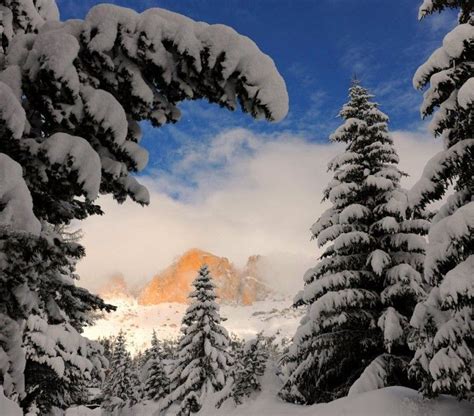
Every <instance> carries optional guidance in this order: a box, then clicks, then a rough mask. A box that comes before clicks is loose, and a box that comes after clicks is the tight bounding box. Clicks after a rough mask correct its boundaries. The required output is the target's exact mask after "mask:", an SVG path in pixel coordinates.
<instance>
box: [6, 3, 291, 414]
mask: <svg viewBox="0 0 474 416" xmlns="http://www.w3.org/2000/svg"><path fill="white" fill-rule="evenodd" d="M0 6H1V13H0V41H1V43H0V135H1V140H0V251H1V253H0V255H1V257H2V262H1V263H0V324H1V325H0V362H2V363H6V364H5V365H3V364H2V365H1V366H0V383H1V384H2V385H3V387H4V391H5V393H6V395H7V396H8V397H11V398H14V399H15V400H17V401H21V402H22V404H23V407H24V408H25V409H26V408H29V407H30V406H36V407H38V406H41V407H42V410H41V412H43V413H45V412H46V411H49V409H46V408H47V407H50V406H55V407H60V408H64V407H66V406H67V405H68V404H69V403H70V401H71V400H75V398H74V397H66V396H67V392H68V391H69V388H71V389H73V387H75V386H79V385H80V384H82V383H84V382H85V381H87V377H91V376H92V374H94V373H100V372H101V371H102V370H101V368H100V365H101V364H100V363H101V362H102V358H100V351H99V350H98V349H96V348H95V346H93V344H91V343H90V341H88V340H86V339H85V338H83V337H82V336H81V333H82V331H83V327H84V326H85V325H88V324H91V323H92V321H93V315H94V312H96V311H97V310H103V311H109V310H112V307H111V306H110V305H106V304H105V303H104V302H103V301H102V300H101V299H100V298H98V297H96V296H93V295H92V294H90V293H89V292H88V291H86V290H85V289H82V288H80V287H78V286H77V279H78V276H77V275H76V273H75V264H76V262H77V260H79V259H80V258H81V257H83V256H84V249H83V247H82V246H81V245H80V244H79V243H77V242H74V241H70V239H69V238H68V237H67V236H64V235H61V232H60V230H61V227H63V226H64V225H67V224H70V223H71V221H74V220H82V219H85V218H87V217H88V216H90V215H97V214H101V213H102V211H101V208H100V206H99V204H98V203H97V202H96V201H97V197H98V195H99V194H109V195H112V196H113V197H114V198H115V199H116V200H117V201H118V202H123V201H124V200H125V199H126V198H128V197H130V198H132V199H133V200H134V201H136V202H137V203H140V204H147V203H148V192H147V190H146V188H145V187H143V186H142V185H140V184H139V182H138V181H137V180H136V179H135V176H133V175H134V173H136V172H138V171H140V170H141V169H143V168H144V167H145V165H146V163H147V160H148V155H147V152H146V150H145V149H144V148H143V147H141V146H140V140H141V136H142V134H141V128H140V124H139V123H140V122H141V121H142V120H147V121H149V122H151V124H152V125H154V126H155V127H159V126H161V125H163V124H165V123H172V122H173V123H174V122H176V121H178V119H179V117H180V111H179V108H178V106H179V103H180V102H182V101H184V100H187V99H207V100H208V101H210V102H215V103H218V104H219V105H221V106H223V107H225V108H228V109H230V110H233V109H235V108H237V106H238V104H240V106H241V108H242V109H243V111H245V112H248V113H250V114H251V115H252V116H253V117H256V118H266V119H268V120H278V119H281V118H282V117H284V115H285V114H286V112H287V107H288V96H287V93H286V89H285V85H284V82H283V80H282V78H281V76H280V75H279V74H278V71H277V70H276V68H275V65H274V63H273V61H272V60H271V59H270V58H269V57H268V56H266V55H264V54H263V53H261V52H260V50H259V49H258V48H257V46H256V45H255V44H254V43H253V42H251V41H250V40H249V39H248V38H246V37H243V36H240V35H238V34H237V33H236V32H234V31H233V30H232V29H229V28H226V27H223V26H220V25H213V26H210V25H206V24H203V23H196V22H194V21H192V20H191V19H188V18H186V17H184V16H180V15H177V14H174V13H171V12H167V11H165V10H161V9H156V8H155V9H152V10H149V11H145V12H143V13H141V14H139V13H136V12H134V11H132V10H129V9H125V8H122V7H118V6H113V5H99V6H96V7H94V8H92V9H91V10H90V12H89V13H88V14H87V16H86V17H85V19H84V20H78V19H76V20H70V21H67V22H61V21H60V20H59V12H58V8H57V6H56V3H55V1H54V0H41V1H40V0H21V1H18V0H0ZM170 34H174V36H171V35H170ZM223 38H225V39H226V41H225V42H222V39H223ZM4 259H5V261H3V260H4ZM58 294H60V296H59V295H58ZM31 316H33V317H31ZM30 317H31V319H30ZM51 334H54V336H53V337H52V339H54V340H55V342H56V345H55V346H54V347H51V348H46V345H44V343H42V342H41V339H44V337H45V336H49V335H51ZM65 339H73V340H75V341H76V343H75V344H72V343H63V342H62V341H63V340H65ZM79 362H80V363H81V364H80V367H81V368H78V366H77V365H76V364H77V363H79ZM91 366H92V367H95V366H99V367H96V368H92V367H91ZM63 368H64V370H63ZM84 369H87V371H84ZM40 374H42V375H44V376H45V377H40ZM81 375H83V379H82V381H80V380H79V379H80V378H81ZM45 386H48V388H45ZM63 386H69V387H63ZM61 389H63V390H64V391H63V392H61V391H60V390H61ZM38 401H40V402H41V403H39V402H38Z"/></svg>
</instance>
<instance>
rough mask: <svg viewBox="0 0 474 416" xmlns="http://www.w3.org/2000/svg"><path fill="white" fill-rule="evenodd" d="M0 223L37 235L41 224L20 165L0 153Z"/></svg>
mask: <svg viewBox="0 0 474 416" xmlns="http://www.w3.org/2000/svg"><path fill="white" fill-rule="evenodd" d="M0 205H2V206H3V208H2V210H1V211H0V224H1V225H6V226H11V227H12V228H13V229H14V230H18V231H26V232H29V233H32V234H36V235H38V234H39V233H40V231H41V224H40V222H39V220H38V219H37V218H36V217H35V215H34V213H33V201H32V199H31V194H30V191H29V189H28V186H27V185H26V183H25V181H24V179H23V169H22V167H21V165H19V164H18V163H16V162H15V161H14V160H13V159H10V158H9V157H8V156H7V155H5V154H3V153H0Z"/></svg>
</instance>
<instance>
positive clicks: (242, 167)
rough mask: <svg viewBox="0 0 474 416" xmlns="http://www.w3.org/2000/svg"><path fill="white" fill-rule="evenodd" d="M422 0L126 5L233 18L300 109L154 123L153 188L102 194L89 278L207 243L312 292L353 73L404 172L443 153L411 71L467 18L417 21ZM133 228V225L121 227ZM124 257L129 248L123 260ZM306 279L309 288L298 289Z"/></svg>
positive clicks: (158, 262) (91, 238)
mask: <svg viewBox="0 0 474 416" xmlns="http://www.w3.org/2000/svg"><path fill="white" fill-rule="evenodd" d="M420 2H421V1H418V0H397V1H393V0H312V1H307V0H293V1H288V0H258V1H257V0H252V1H251V0H154V1H151V0H135V1H132V0H120V1H116V4H119V5H121V6H127V7H132V8H134V9H136V10H138V11H140V10H143V9H146V8H149V7H163V8H167V9H170V10H172V11H175V12H178V13H182V14H186V15H187V16H189V17H191V18H193V19H195V20H202V21H206V22H208V23H222V24H227V25H229V26H232V27H233V28H234V29H236V30H237V31H238V32H240V33H242V34H244V35H247V36H249V37H250V38H252V39H253V40H254V41H255V42H256V43H257V45H259V47H260V48H261V49H262V50H263V51H264V52H265V53H267V54H269V55H270V56H271V57H272V58H273V59H274V60H275V62H276V64H277V67H278V69H279V71H280V72H281V74H282V75H283V77H284V79H285V80H286V83H287V87H288V92H289V96H290V113H289V115H288V117H287V118H286V119H285V120H284V121H282V122H280V123H267V122H256V121H253V120H252V119H251V117H249V116H248V115H244V114H241V113H240V112H239V111H237V112H234V113H231V112H229V111H226V110H223V109H220V108H219V107H217V106H215V105H209V104H207V103H204V102H187V103H183V104H182V105H181V110H182V119H181V120H180V121H179V122H178V123H177V124H175V125H167V126H163V127H162V128H160V129H152V128H151V127H150V126H147V125H144V140H143V142H142V143H143V144H144V145H145V146H146V147H147V149H148V150H149V151H150V156H151V157H150V163H149V165H148V167H147V168H146V169H145V171H144V172H143V174H142V175H143V176H144V177H142V178H141V179H142V181H144V182H145V183H146V185H147V186H148V188H149V189H150V192H151V204H150V206H149V207H147V208H142V207H140V206H137V205H136V204H134V203H132V202H130V201H127V202H126V203H125V204H123V205H120V206H119V205H117V204H116V203H115V202H114V201H112V200H111V199H110V198H107V197H103V198H102V199H101V205H102V206H103V208H104V211H105V212H106V214H107V215H105V216H103V217H100V218H99V217H91V218H89V219H88V220H86V221H84V222H83V223H82V224H81V228H82V229H83V231H84V232H85V238H84V244H85V247H86V250H87V256H86V258H85V259H84V260H83V261H81V263H80V265H79V271H80V274H81V275H82V276H83V277H84V278H85V280H84V283H85V284H86V285H89V286H93V285H94V284H97V282H100V281H101V278H103V277H105V276H107V275H109V274H110V273H112V272H121V273H124V274H125V276H126V278H127V280H129V281H130V282H137V281H139V280H146V279H149V278H150V276H152V275H153V274H154V273H156V271H158V270H160V269H162V268H164V267H166V266H168V265H169V264H170V262H171V261H172V260H173V259H174V258H175V257H176V256H178V255H180V254H181V253H183V252H184V251H185V250H187V249H189V248H191V247H199V248H201V249H204V250H208V251H210V252H212V253H215V254H217V255H221V256H226V257H228V258H229V259H230V260H231V261H234V262H236V263H237V264H240V265H243V264H244V263H245V262H246V259H247V257H248V256H250V255H254V254H262V255H266V256H272V257H271V258H272V259H273V260H272V261H273V262H274V263H275V264H277V265H278V267H277V269H279V270H280V271H281V273H280V276H279V277H278V276H276V275H277V274H278V273H275V270H272V272H271V279H272V281H275V280H278V281H280V283H281V285H282V287H286V289H285V290H288V291H289V292H292V291H294V290H295V287H300V284H301V276H302V274H303V272H304V270H305V268H307V267H309V265H310V264H314V261H315V256H316V255H317V248H316V244H315V243H314V242H312V241H310V234H309V231H308V230H309V228H310V226H311V224H312V223H313V222H314V221H315V220H316V219H317V218H318V216H319V215H321V213H322V212H323V210H324V209H325V205H324V204H321V197H322V193H323V189H324V187H325V186H326V184H327V183H328V181H329V180H330V173H328V172H327V169H326V166H327V162H328V161H329V160H330V159H331V158H333V157H334V156H335V155H336V154H337V153H338V152H340V151H341V146H338V145H335V144H328V139H327V137H328V136H329V134H330V133H331V132H332V131H333V130H334V129H335V128H336V127H337V126H338V124H339V123H340V120H338V119H337V117H336V116H337V113H338V111H339V109H340V107H341V106H342V105H343V104H344V103H345V102H346V100H347V89H348V87H349V84H350V80H351V78H352V76H353V75H354V74H356V75H357V76H358V78H359V79H361V80H362V82H363V84H365V85H366V86H368V87H369V88H370V89H371V90H372V92H373V93H375V94H376V96H377V101H378V102H379V103H380V104H381V107H382V109H383V110H384V111H385V112H386V113H388V115H389V116H390V118H391V125H390V128H391V130H392V131H393V132H394V135H393V137H394V141H395V145H396V147H397V150H398V152H399V155H400V160H401V162H400V168H401V169H402V170H403V171H405V172H407V173H409V174H410V175H411V176H410V177H408V178H405V179H404V181H403V183H402V185H403V186H406V187H410V186H411V185H412V184H413V183H414V182H415V181H416V180H417V179H418V178H419V176H420V174H421V170H422V169H423V166H424V164H425V162H426V160H428V158H430V157H431V156H432V155H434V154H435V153H436V152H437V151H439V149H440V147H441V143H440V140H437V141H435V140H434V139H433V138H432V137H430V136H429V134H427V132H426V129H424V127H425V123H423V122H422V121H421V120H420V117H419V111H418V107H419V105H420V103H421V99H422V94H421V93H420V92H419V91H415V90H414V89H413V87H412V84H411V78H412V75H413V74H414V72H415V71H416V69H417V67H418V66H419V65H420V64H421V63H422V62H423V61H424V60H425V59H426V57H427V56H428V55H429V54H431V53H432V51H433V50H434V49H435V48H437V47H438V46H439V44H440V42H441V40H442V38H443V37H444V35H445V34H446V33H447V32H448V31H449V29H450V28H451V27H452V26H453V25H454V24H455V16H454V14H453V13H443V14H441V15H436V16H432V17H430V18H429V19H426V20H425V21H423V22H418V20H417V8H418V6H419V3H420ZM97 3H98V1H96V0H80V1H79V0H58V5H59V7H60V10H61V14H62V19H63V20H64V19H67V18H83V17H84V16H85V14H86V13H87V11H88V10H89V9H90V7H92V6H93V5H94V4H97ZM117 224H120V227H117ZM116 253H121V255H120V256H117V254H116ZM295 282H297V284H296V285H295Z"/></svg>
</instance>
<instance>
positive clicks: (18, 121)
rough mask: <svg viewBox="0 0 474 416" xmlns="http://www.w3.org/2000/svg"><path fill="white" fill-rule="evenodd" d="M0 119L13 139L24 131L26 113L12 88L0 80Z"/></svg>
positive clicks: (19, 136)
mask: <svg viewBox="0 0 474 416" xmlns="http://www.w3.org/2000/svg"><path fill="white" fill-rule="evenodd" d="M0 120H1V123H2V124H5V127H6V128H7V130H8V131H9V132H11V134H12V136H13V137H14V138H15V139H19V138H21V136H22V135H23V132H24V131H25V124H26V115H25V110H24V109H23V107H22V106H21V104H20V102H19V101H18V99H17V97H16V96H15V94H14V93H13V91H12V89H11V88H10V87H9V86H8V85H7V84H5V83H4V82H0Z"/></svg>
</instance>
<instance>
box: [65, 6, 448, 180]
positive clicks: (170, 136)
mask: <svg viewBox="0 0 474 416" xmlns="http://www.w3.org/2000/svg"><path fill="white" fill-rule="evenodd" d="M98 3H100V1H97V0H81V1H77V0H58V5H59V8H60V11H61V18H62V19H68V18H83V17H84V16H85V14H86V13H87V11H88V10H89V9H90V7H92V6H93V5H95V4H98ZM111 3H115V4H117V5H121V6H126V7H130V8H133V9H135V10H137V11H141V10H144V9H146V8H149V7H163V8H166V9H170V10H172V11H175V12H178V13H182V14H185V15H187V16H189V17H191V18H193V19H195V20H202V21H206V22H208V23H223V24H227V25H229V26H232V27H233V28H234V29H236V30H237V31H238V32H240V33H242V34H245V35H247V36H249V37H250V38H252V39H253V40H254V41H255V42H256V43H257V44H258V45H259V47H260V48H261V49H262V50H263V51H264V52H266V53H267V54H269V55H270V56H271V57H272V58H273V59H274V60H275V62H276V64H277V67H278V69H279V71H280V72H281V74H282V75H283V77H284V79H285V81H286V83H287V87H288V91H289V96H290V113H289V115H288V117H287V119H286V120H285V121H283V122H281V123H278V124H269V123H265V122H254V121H253V120H252V119H251V118H250V117H248V116H246V115H242V114H240V113H239V112H236V113H229V112H227V111H226V110H221V109H220V108H218V107H216V106H209V105H207V103H196V102H191V103H184V104H183V105H182V107H181V108H182V110H183V117H182V119H181V121H180V122H179V123H178V124H176V125H174V126H165V127H164V128H161V129H160V130H159V131H157V130H153V129H151V128H147V127H146V126H145V140H144V145H145V146H146V147H147V148H148V150H149V151H150V153H151V162H150V164H149V166H148V168H147V170H146V171H145V174H150V173H153V172H162V171H163V170H164V171H169V170H170V169H171V167H172V166H173V164H174V163H175V162H176V160H178V159H180V158H182V157H183V153H185V152H186V149H187V148H188V146H189V145H191V143H193V141H195V140H196V138H199V140H201V141H202V140H207V139H209V138H211V137H213V136H215V135H216V134H217V133H218V132H220V131H221V130H223V129H230V128H235V127H244V128H248V129H251V130H253V131H256V132H260V133H266V134H277V133H281V132H282V131H286V132H291V133H293V134H297V135H302V136H304V137H305V138H306V139H307V140H309V141H324V140H327V136H328V135H329V133H330V132H331V131H332V130H333V129H334V128H335V127H337V125H338V120H337V118H336V115H337V113H338V110H339V108H340V106H341V105H342V104H343V103H344V102H345V100H346V94H347V88H348V84H349V82H350V79H351V77H352V75H353V74H357V76H358V77H359V78H360V79H361V80H362V82H363V83H364V84H365V85H366V86H368V87H369V88H370V89H371V90H372V91H373V92H374V93H375V94H376V95H377V101H378V102H379V103H380V104H381V106H382V109H383V110H384V111H385V112H387V113H388V114H389V116H390V119H391V129H392V130H416V129H418V127H419V125H420V117H419V112H418V106H419V104H420V102H421V94H420V93H419V92H417V91H414V90H413V88H412V85H411V77H412V75H413V73H414V71H415V70H416V68H417V67H418V66H419V65H420V64H421V63H422V62H423V60H424V59H425V58H426V57H427V55H429V53H430V52H431V51H433V50H434V48H435V47H436V46H437V45H439V42H440V40H441V39H442V37H443V36H444V34H445V33H446V32H447V30H448V29H449V28H450V27H451V26H452V25H453V23H454V21H455V16H454V15H453V14H449V13H444V14H442V15H437V16H433V17H430V18H429V19H426V20H425V21H422V22H418V20H417V8H418V6H419V2H418V1H413V0H397V1H392V0H293V1H290V0H258V1H251V0H178V1H176V0H135V1H133V0H118V1H112V2H111Z"/></svg>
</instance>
